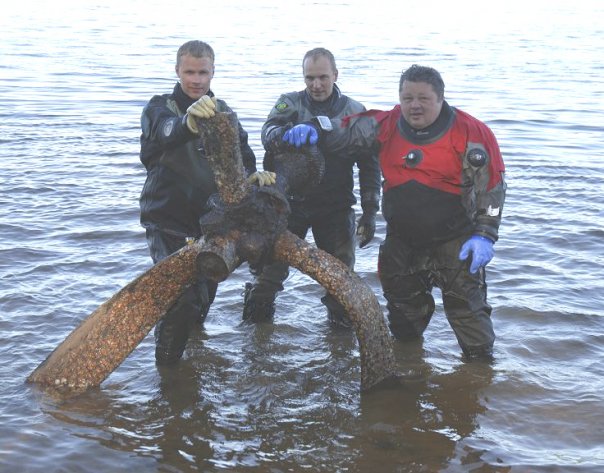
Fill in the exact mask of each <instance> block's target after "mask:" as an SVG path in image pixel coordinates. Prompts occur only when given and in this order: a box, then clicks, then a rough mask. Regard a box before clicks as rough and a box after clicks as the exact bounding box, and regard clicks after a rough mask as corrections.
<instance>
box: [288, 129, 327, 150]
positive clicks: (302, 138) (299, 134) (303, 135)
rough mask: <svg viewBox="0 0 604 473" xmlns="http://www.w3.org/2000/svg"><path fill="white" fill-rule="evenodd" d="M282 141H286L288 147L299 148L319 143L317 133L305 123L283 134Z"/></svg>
mask: <svg viewBox="0 0 604 473" xmlns="http://www.w3.org/2000/svg"><path fill="white" fill-rule="evenodd" d="M283 141H287V142H288V143H289V144H290V145H293V146H295V147H296V148H299V147H300V146H302V145H305V144H307V143H310V144H311V145H316V144H317V141H319V133H318V132H317V129H316V128H315V127H314V126H312V125H308V124H306V123H300V124H299V125H296V126H294V127H293V128H290V129H289V130H287V131H286V132H285V133H284V134H283Z"/></svg>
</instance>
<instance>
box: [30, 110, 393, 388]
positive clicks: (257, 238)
mask: <svg viewBox="0 0 604 473" xmlns="http://www.w3.org/2000/svg"><path fill="white" fill-rule="evenodd" d="M198 126H199V129H200V133H201V136H202V140H203V143H204V148H205V150H206V153H207V157H208V160H209V162H210V164H211V166H212V169H213V171H214V174H215V179H216V184H217V187H218V196H214V197H213V198H212V205H213V208H212V210H211V211H210V212H209V213H208V214H206V215H205V216H204V217H203V218H202V219H201V221H200V223H201V227H202V231H203V234H204V238H203V239H202V240H200V241H197V242H195V243H194V244H192V245H188V246H186V247H184V248H182V249H181V250H180V251H179V252H177V253H175V254H174V255H172V256H170V257H168V258H166V259H165V260H163V261H161V262H159V263H158V264H156V265H155V266H153V267H152V268H151V269H149V270H148V271H147V272H146V273H144V274H143V275H141V276H139V277H138V278H137V279H135V280H134V281H132V282H131V283H129V284H128V285H127V286H126V287H124V288H123V289H122V290H120V291H119V292H118V293H116V294H115V295H114V296H113V297H112V298H111V299H110V300H109V301H107V302H105V303H104V304H103V305H101V306H100V307H99V308H98V309H97V310H96V311H95V312H93V313H92V314H90V315H89V316H88V317H87V318H86V319H85V320H84V321H83V322H82V324H81V325H80V326H79V327H77V328H76V329H75V330H74V331H73V332H72V333H71V334H70V335H68V336H67V338H66V339H65V340H64V341H63V342H62V343H61V344H60V345H59V346H58V347H57V348H56V349H55V350H54V351H53V352H52V353H51V354H50V355H49V356H48V358H47V359H46V360H45V361H44V362H43V363H42V364H40V366H38V368H36V370H35V371H34V372H33V373H32V374H31V375H30V376H29V377H28V379H27V380H28V381H29V382H32V383H37V384H39V385H40V386H42V387H43V388H44V389H46V390H48V391H51V392H53V393H57V394H60V395H61V396H69V395H74V394H78V393H81V392H83V391H85V390H86V389H88V388H90V387H93V386H98V385H100V384H101V383H102V382H103V380H105V379H106V378H107V376H109V375H110V374H111V373H112V372H113V371H114V370H115V369H116V368H117V367H118V366H119V365H120V364H121V363H122V362H123V361H124V360H125V359H126V357H127V356H128V355H129V354H130V353H131V352H132V350H133V349H134V348H136V346H137V345H138V344H139V343H140V342H141V341H142V339H143V338H144V337H145V336H146V335H147V334H148V333H149V331H150V330H151V328H153V326H154V325H155V324H156V323H157V321H158V320H159V319H160V318H161V317H162V316H163V315H164V314H165V313H166V312H167V311H168V310H169V308H170V307H171V306H172V304H173V303H174V302H176V300H177V299H178V297H179V296H180V295H181V294H182V293H183V291H184V290H185V289H186V288H187V287H188V286H189V285H190V284H192V283H193V282H194V281H195V280H196V278H197V277H198V274H199V271H201V273H202V274H203V275H204V276H205V277H208V278H211V279H214V280H215V281H218V282H220V281H223V280H225V279H226V278H227V277H228V276H229V274H230V273H231V272H232V271H234V270H235V268H237V267H238V266H239V265H240V264H241V263H242V262H243V261H247V262H248V263H249V264H250V267H251V268H255V267H258V266H260V265H262V264H263V261H264V260H265V259H266V258H276V259H279V260H281V261H285V262H287V263H289V264H290V265H291V266H294V267H296V268H298V269H300V270H301V271H303V272H304V273H306V274H307V275H309V276H310V277H312V278H313V279H315V280H316V281H317V282H318V283H319V284H321V285H322V286H323V287H325V288H326V289H327V291H329V292H330V293H331V294H332V295H333V296H334V297H335V298H336V299H337V300H338V301H339V302H340V303H341V304H342V305H343V306H344V307H345V308H346V310H347V311H348V314H349V316H350V319H351V320H352V324H353V328H354V330H355V332H356V335H357V339H358V341H359V348H360V353H361V387H362V389H364V390H366V389H369V388H371V387H373V386H376V385H378V384H379V383H381V382H383V381H385V380H387V379H389V378H392V377H394V376H395V375H396V369H395V361H394V355H393V351H392V345H391V343H392V342H391V338H390V336H389V333H388V329H387V328H386V325H385V322H384V318H383V315H382V312H381V310H380V307H379V304H378V301H377V299H376V297H375V295H374V294H373V292H372V290H371V288H370V287H369V286H368V285H367V284H365V283H364V282H363V281H362V280H361V279H360V278H359V277H358V275H356V274H355V273H354V272H352V271H350V270H349V269H348V268H347V267H346V266H345V265H344V264H342V263H341V262H340V261H339V260H337V259H336V258H334V257H332V256H331V255H329V254H328V253H326V252H324V251H322V250H319V249H317V248H315V247H312V246H310V245H309V244H308V243H307V242H306V241H304V240H301V239H299V238H297V237H296V236H295V235H293V234H292V233H290V232H288V231H287V230H286V228H287V216H288V214H289V204H288V202H287V199H286V198H285V196H284V194H285V193H287V192H289V191H292V190H295V191H301V190H303V189H304V188H309V187H312V186H313V185H316V184H317V183H318V182H319V181H320V179H321V177H322V175H323V172H324V160H323V157H322V155H321V153H320V152H319V151H318V149H317V148H312V149H310V150H305V151H299V150H293V149H291V148H283V149H280V150H279V151H278V153H276V155H275V156H274V158H275V160H274V163H275V170H276V171H277V185H276V186H275V187H263V188H259V187H256V186H251V185H250V184H249V183H248V182H247V180H246V179H245V171H244V168H243V164H242V160H241V153H240V148H239V135H238V132H237V119H236V116H235V114H232V113H218V114H216V116H215V117H213V118H211V119H208V120H199V121H198Z"/></svg>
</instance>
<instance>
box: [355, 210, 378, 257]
mask: <svg viewBox="0 0 604 473" xmlns="http://www.w3.org/2000/svg"><path fill="white" fill-rule="evenodd" d="M374 235H375V212H363V215H361V218H359V221H358V222H357V236H358V237H359V248H364V247H365V246H367V244H369V242H370V241H371V240H373V237H374Z"/></svg>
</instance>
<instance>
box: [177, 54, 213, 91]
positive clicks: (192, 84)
mask: <svg viewBox="0 0 604 473" xmlns="http://www.w3.org/2000/svg"><path fill="white" fill-rule="evenodd" d="M176 75H177V76H178V78H179V79H180V85H181V87H182V90H183V92H184V93H185V94H187V95H188V96H189V97H190V98H192V99H193V100H197V99H199V98H201V97H202V96H204V95H207V93H208V91H209V90H210V83H211V82H212V77H214V63H213V62H212V60H211V59H210V58H208V57H194V56H191V55H189V54H185V55H184V56H182V57H181V58H180V63H179V64H178V66H176Z"/></svg>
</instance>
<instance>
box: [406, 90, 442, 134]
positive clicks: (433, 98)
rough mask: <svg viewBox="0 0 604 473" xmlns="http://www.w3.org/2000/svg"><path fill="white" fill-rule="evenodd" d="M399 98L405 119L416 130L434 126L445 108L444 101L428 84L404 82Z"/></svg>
mask: <svg viewBox="0 0 604 473" xmlns="http://www.w3.org/2000/svg"><path fill="white" fill-rule="evenodd" d="M399 98H400V101H401V113H402V114H403V118H404V119H405V120H406V121H407V123H409V125H411V127H413V128H415V129H416V130H421V129H423V128H426V127H427V126H430V125H432V123H434V122H435V121H436V119H437V118H438V115H439V114H440V110H441V109H442V106H443V101H442V99H440V100H439V98H438V96H437V95H436V92H434V89H433V88H432V86H431V85H430V84H428V83H427V82H410V81H407V80H406V81H404V82H403V88H402V89H401V92H400V94H399Z"/></svg>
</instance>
